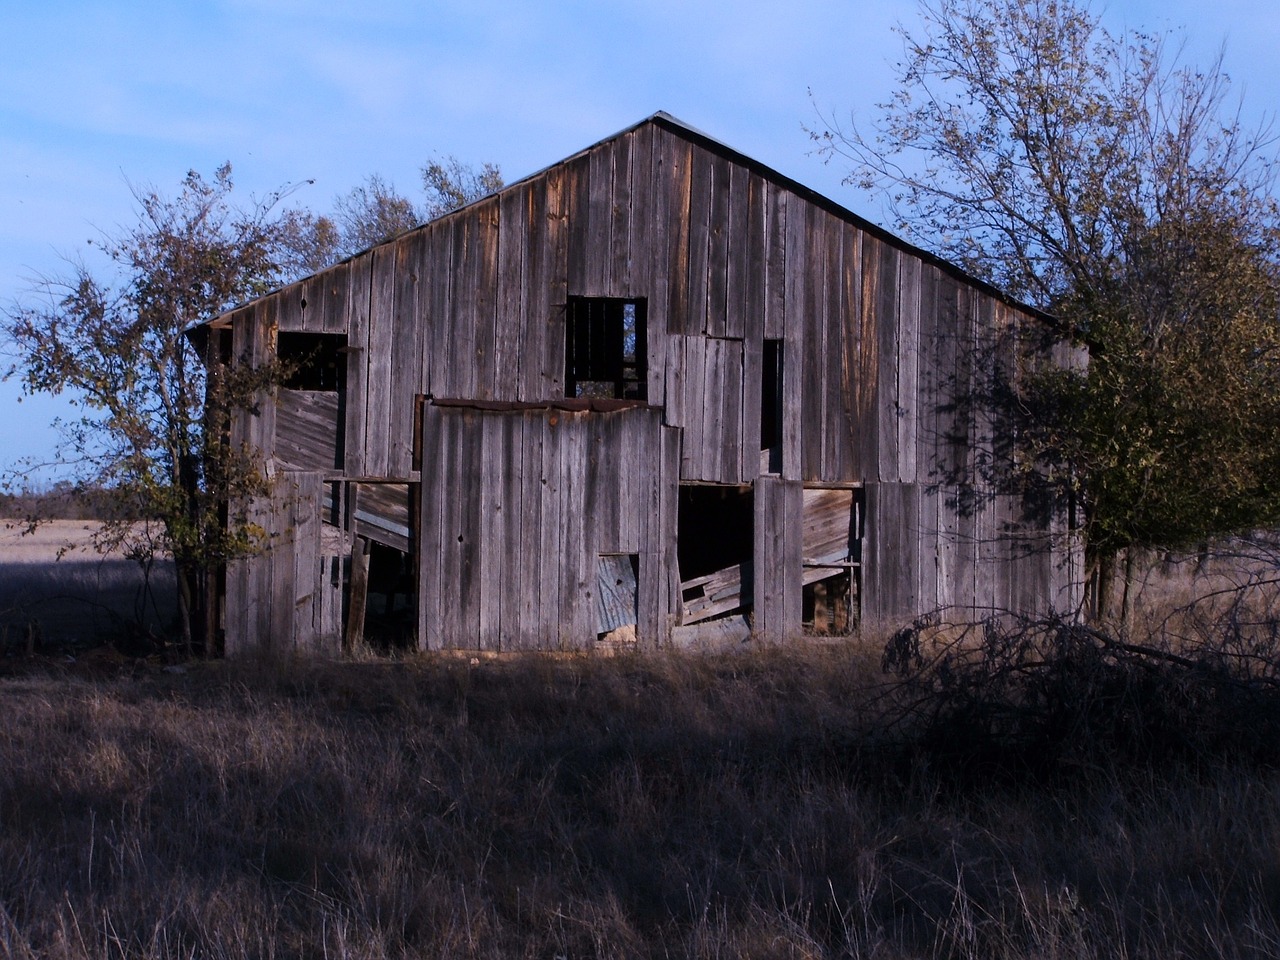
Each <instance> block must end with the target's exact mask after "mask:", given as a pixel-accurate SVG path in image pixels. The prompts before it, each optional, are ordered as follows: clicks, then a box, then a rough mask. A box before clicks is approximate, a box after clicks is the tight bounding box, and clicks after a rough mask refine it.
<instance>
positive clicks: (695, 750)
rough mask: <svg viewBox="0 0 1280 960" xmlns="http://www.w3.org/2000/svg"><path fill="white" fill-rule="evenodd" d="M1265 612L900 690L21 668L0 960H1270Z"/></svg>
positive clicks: (723, 667)
mask: <svg viewBox="0 0 1280 960" xmlns="http://www.w3.org/2000/svg"><path fill="white" fill-rule="evenodd" d="M71 532H72V533H74V532H75V531H71ZM29 543H30V542H29V541H28V542H25V543H24V542H22V541H19V542H18V547H17V548H14V550H12V551H10V552H8V553H7V554H6V559H7V562H10V563H13V564H14V565H16V566H17V567H21V566H22V564H23V563H24V562H27V561H24V560H23V559H22V558H21V557H20V556H19V554H18V552H17V550H18V549H19V548H22V549H25V548H26V546H27V545H28V544H29ZM32 549H34V547H32ZM62 562H63V563H66V562H67V561H65V560H64V561H62ZM73 562H76V561H73ZM79 562H85V561H79ZM88 563H90V564H96V563H97V561H96V560H90V561H88ZM1257 569H1259V570H1261V569H1263V568H1262V567H1258V568H1257ZM1202 574H1203V575H1204V576H1207V577H1210V578H1212V579H1211V580H1210V581H1208V583H1209V590H1210V592H1212V591H1213V590H1216V589H1218V586H1219V585H1220V584H1221V583H1223V582H1227V583H1229V582H1233V580H1232V575H1231V574H1230V571H1229V570H1227V569H1223V568H1209V569H1208V570H1207V571H1202ZM1252 575H1253V574H1250V576H1252ZM1162 577H1163V579H1161V580H1160V581H1159V583H1158V585H1157V587H1156V589H1159V590H1161V591H1164V593H1165V597H1164V607H1165V608H1169V609H1176V608H1177V607H1178V606H1179V605H1180V604H1181V602H1182V600H1183V591H1184V588H1185V586H1186V584H1185V583H1182V582H1179V581H1178V580H1177V578H1175V577H1173V576H1172V571H1171V570H1167V571H1165V573H1164V574H1162ZM1256 579H1257V578H1256V577H1255V580H1256ZM1262 579H1263V580H1266V579H1267V578H1266V577H1263V578H1262ZM1201 588H1203V584H1202V587H1201ZM27 590H28V591H29V588H27ZM1263 599H1264V600H1265V603H1263V604H1262V606H1261V607H1259V606H1258V602H1257V598H1254V601H1252V602H1251V605H1250V606H1249V608H1248V610H1245V609H1243V608H1239V607H1236V608H1232V607H1229V606H1223V605H1222V604H1219V603H1215V604H1213V605H1211V606H1212V607H1213V611H1212V616H1210V617H1207V618H1206V617H1201V616H1200V615H1199V614H1198V613H1196V612H1195V611H1182V612H1180V613H1178V615H1177V616H1176V617H1173V618H1168V617H1164V618H1162V617H1160V616H1158V614H1159V610H1160V609H1161V607H1160V604H1158V603H1157V602H1156V600H1155V598H1154V596H1153V597H1149V598H1148V601H1147V605H1146V606H1145V607H1142V608H1141V613H1142V615H1143V617H1144V623H1145V624H1147V626H1148V627H1149V628H1150V627H1152V625H1156V626H1158V625H1159V624H1162V623H1168V624H1173V627H1174V629H1173V631H1172V632H1170V633H1169V634H1168V636H1167V637H1166V638H1165V639H1166V640H1167V641H1168V642H1166V643H1164V644H1163V645H1159V644H1157V641H1159V640H1160V637H1159V636H1157V635H1156V634H1155V633H1151V634H1149V635H1147V636H1143V637H1135V636H1132V635H1127V636H1126V638H1125V641H1124V642H1123V643H1121V642H1120V641H1117V640H1115V639H1113V638H1112V637H1111V636H1110V635H1108V634H1105V633H1102V632H1091V631H1088V630H1078V629H1075V628H1071V627H1069V626H1067V625H1063V624H1061V623H1055V622H1048V623H1040V624H1030V625H1023V626H1021V627H1018V628H1010V629H1005V630H1003V631H1002V630H1000V629H995V628H993V627H991V626H990V625H980V626H978V627H974V628H971V629H969V630H967V631H966V630H959V629H958V628H957V629H951V628H947V629H943V628H941V627H939V626H938V625H934V626H933V627H931V628H930V630H929V631H921V632H918V633H912V634H904V635H900V636H899V637H897V638H895V640H894V641H893V643H891V645H890V648H889V649H890V650H891V651H893V652H894V658H896V659H894V658H891V659H894V662H895V663H896V664H897V665H898V667H899V668H900V670H899V672H898V673H894V674H891V673H887V672H885V671H884V670H883V669H882V659H881V658H882V653H883V650H882V649H881V648H879V647H873V646H870V645H859V644H857V643H853V642H839V643H827V644H824V645H816V644H803V643H801V644H796V645H794V646H791V647H788V648H774V649H756V650H754V651H752V652H749V653H738V654H721V655H715V656H712V655H681V654H676V653H668V654H663V655H657V654H653V655H636V654H628V655H619V656H614V657H608V658H605V657H565V656H550V655H548V656H536V655H527V656H518V657H506V658H499V657H482V656H475V657H470V656H461V657H457V656H445V655H421V656H414V657H409V658H406V659H401V660H388V659H375V658H365V659H356V660H351V661H346V662H341V663H320V662H311V663H297V662H284V663H272V664H263V663H253V662H240V663H224V662H204V663H190V664H185V665H170V666H167V667H166V666H161V665H160V664H158V663H153V662H150V661H146V660H133V659H128V658H126V657H124V656H121V655H120V654H119V653H118V652H116V651H115V650H114V649H112V648H109V647H107V648H100V649H99V650H97V651H95V652H80V653H78V654H77V655H76V656H75V657H74V658H71V657H66V656H63V655H61V654H59V655H56V656H44V657H41V656H34V657H30V656H26V655H25V653H24V652H23V651H22V650H11V651H10V655H9V656H7V657H3V658H0V958H5V960H8V958H23V960H25V958H36V957H40V958H45V957H56V958H77V960H78V958H94V960H99V958H101V960H106V958H122V957H148V958H165V960H169V958H173V960H177V958H196V957H200V958H205V957H207V958H224V957H225V958H241V957H252V958H295V957H296V958H312V957H333V958H339V957H350V958H382V957H395V958H402V957H403V958H409V957H441V958H445V957H477V958H505V957H528V958H543V957H545V958H557V957H564V958H579V957H600V958H651V957H652V958H658V957H697V958H737V957H746V958H775V957H777V958H783V957H787V958H836V957H868V958H886V960H890V958H907V957H913V958H914V957H927V958H973V960H978V958H984V960H985V958H1008V960H1014V958H1019V960H1021V958H1027V960H1030V958H1038V960H1057V958H1063V960H1065V958H1072V960H1080V958H1104V957H1105V958H1112V957H1115V958H1161V960H1164V958H1169V957H1185V958H1244V957H1250V958H1252V957H1274V956H1277V955H1280V679H1278V678H1277V670H1278V669H1280V668H1278V667H1277V657H1276V653H1277V638H1278V637H1280V626H1278V624H1280V620H1277V618H1276V617H1275V616H1274V613H1273V611H1274V591H1272V592H1271V593H1270V594H1266V595H1265V597H1264V598H1263ZM1160 629H1165V628H1163V627H1162V628H1160ZM1194 631H1200V633H1199V637H1200V641H1201V642H1202V644H1203V646H1202V649H1201V650H1200V652H1199V653H1197V651H1196V650H1195V649H1194V644H1192V643H1191V640H1192V637H1191V633H1192V632H1194ZM1136 643H1152V644H1156V645H1154V646H1152V647H1151V648H1150V651H1149V652H1148V651H1147V650H1146V649H1145V648H1143V649H1139V648H1137V647H1135V644H1136ZM1135 651H1136V652H1135ZM904 664H906V665H907V666H908V667H909V668H910V669H905V668H903V665H904Z"/></svg>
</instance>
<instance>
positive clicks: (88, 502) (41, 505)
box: [0, 480, 142, 520]
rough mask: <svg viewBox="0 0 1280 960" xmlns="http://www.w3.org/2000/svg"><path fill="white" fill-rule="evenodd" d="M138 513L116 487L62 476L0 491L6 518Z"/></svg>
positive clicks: (119, 516) (105, 517)
mask: <svg viewBox="0 0 1280 960" xmlns="http://www.w3.org/2000/svg"><path fill="white" fill-rule="evenodd" d="M140 514H141V511H140V510H139V509H138V506H137V504H136V503H133V502H132V501H131V500H130V499H129V498H126V497H124V496H123V495H121V493H120V492H119V491H118V490H110V489H106V488H103V487H83V486H78V485H76V484H73V483H69V482H67V481H65V480H63V481H59V482H57V483H55V484H54V485H53V486H51V487H48V488H45V489H34V490H30V489H29V490H20V491H18V492H16V493H8V492H0V517H4V518H6V519H10V520H140V519H142V517H141V515H140Z"/></svg>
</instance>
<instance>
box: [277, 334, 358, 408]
mask: <svg viewBox="0 0 1280 960" xmlns="http://www.w3.org/2000/svg"><path fill="white" fill-rule="evenodd" d="M346 347H347V338H346V336H345V335H344V334H334V333H296V332H287V333H281V334H280V335H279V337H278V338H277V340H276V357H277V358H278V359H279V361H280V364H281V366H282V367H283V373H284V379H283V382H282V384H281V385H282V386H283V387H284V388H285V389H286V390H316V391H322V392H327V393H333V392H337V391H341V390H342V389H343V388H344V387H345V386H346V381H347V354H346Z"/></svg>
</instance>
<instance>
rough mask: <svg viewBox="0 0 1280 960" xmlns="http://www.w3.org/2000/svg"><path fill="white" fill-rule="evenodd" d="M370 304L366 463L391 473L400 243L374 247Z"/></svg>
mask: <svg viewBox="0 0 1280 960" xmlns="http://www.w3.org/2000/svg"><path fill="white" fill-rule="evenodd" d="M372 256H373V267H372V270H373V277H372V289H371V295H370V305H369V350H368V358H369V362H368V378H369V379H368V387H367V391H366V395H367V397H368V417H367V420H366V426H365V431H366V432H365V448H364V466H365V471H366V473H367V475H368V476H372V477H385V476H387V475H388V474H387V470H388V463H389V460H390V453H391V437H390V433H391V351H392V339H393V331H394V329H395V326H394V307H395V279H396V247H395V245H394V244H383V245H382V246H380V247H374V249H373V251H372Z"/></svg>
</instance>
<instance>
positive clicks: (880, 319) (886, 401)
mask: <svg viewBox="0 0 1280 960" xmlns="http://www.w3.org/2000/svg"><path fill="white" fill-rule="evenodd" d="M868 239H869V238H868ZM879 246H880V255H879V267H880V277H879V281H878V283H877V288H878V289H877V292H878V294H879V297H878V298H877V300H876V328H877V334H878V340H879V344H878V347H879V350H878V353H879V370H878V372H877V380H878V382H879V390H878V391H877V397H876V403H877V405H876V410H877V420H878V423H877V429H876V435H877V437H878V438H879V441H878V442H879V448H880V449H879V453H880V470H879V474H880V479H881V480H883V481H885V482H886V483H892V482H895V481H897V480H899V479H901V478H900V472H901V471H900V464H899V461H898V263H899V256H898V250H897V249H896V248H895V247H891V246H889V245H888V244H886V243H880V244H879Z"/></svg>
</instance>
